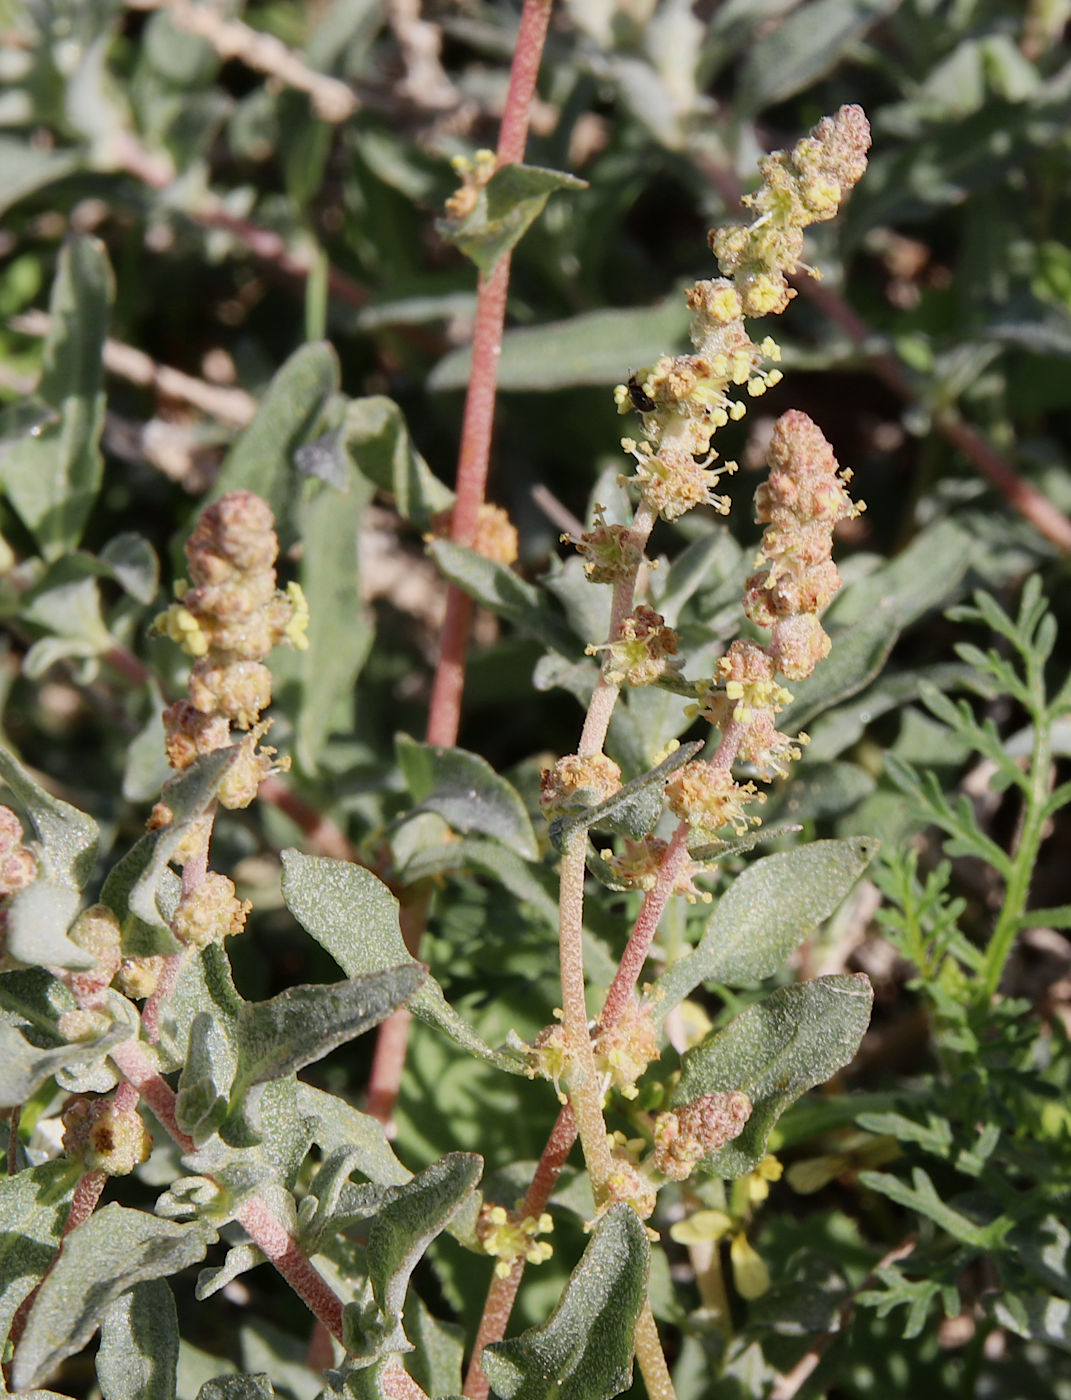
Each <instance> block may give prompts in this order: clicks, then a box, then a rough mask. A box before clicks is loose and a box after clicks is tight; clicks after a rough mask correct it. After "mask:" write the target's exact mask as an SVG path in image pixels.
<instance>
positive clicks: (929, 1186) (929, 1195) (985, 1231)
mask: <svg viewBox="0 0 1071 1400" xmlns="http://www.w3.org/2000/svg"><path fill="white" fill-rule="evenodd" d="M859 1180H860V1181H861V1182H862V1184H863V1185H864V1186H867V1187H869V1188H870V1189H871V1190H872V1191H880V1192H881V1194H882V1195H883V1196H888V1197H889V1199H890V1200H892V1201H895V1202H896V1203H897V1204H898V1205H902V1206H907V1207H908V1208H909V1209H911V1210H915V1211H917V1212H918V1213H919V1215H923V1216H926V1217H927V1219H929V1220H933V1221H935V1222H936V1223H937V1224H938V1225H940V1226H941V1228H942V1229H943V1230H947V1231H948V1233H949V1234H950V1235H951V1236H952V1238H953V1239H956V1240H959V1242H960V1244H965V1245H970V1246H972V1247H973V1248H974V1249H983V1250H991V1249H994V1248H995V1247H996V1246H997V1245H999V1244H1000V1243H1001V1241H1002V1240H1003V1239H1004V1236H1005V1235H1006V1234H1007V1233H1008V1231H1009V1230H1010V1229H1011V1227H1012V1223H1013V1222H1012V1220H1011V1218H1010V1217H1009V1216H1007V1215H1001V1216H998V1217H997V1219H996V1220H992V1221H990V1222H989V1223H988V1224H985V1225H980V1224H979V1223H978V1222H977V1221H976V1220H972V1219H971V1218H970V1216H967V1215H964V1214H963V1213H962V1211H958V1210H954V1209H953V1208H952V1207H951V1206H949V1205H947V1204H946V1203H945V1202H944V1201H943V1200H942V1199H941V1197H940V1195H939V1194H938V1191H937V1188H936V1187H935V1186H934V1184H933V1182H932V1180H931V1179H930V1177H929V1176H928V1175H927V1173H926V1172H924V1171H923V1170H922V1168H921V1167H915V1168H914V1170H913V1171H912V1173H911V1185H910V1186H909V1185H908V1184H907V1182H906V1181H901V1180H900V1178H899V1177H898V1176H893V1175H891V1173H889V1172H860V1173H859Z"/></svg>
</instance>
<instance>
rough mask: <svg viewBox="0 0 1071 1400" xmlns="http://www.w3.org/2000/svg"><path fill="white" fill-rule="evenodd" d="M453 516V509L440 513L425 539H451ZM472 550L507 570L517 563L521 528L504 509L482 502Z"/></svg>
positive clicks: (477, 514) (477, 515)
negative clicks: (518, 533)
mask: <svg viewBox="0 0 1071 1400" xmlns="http://www.w3.org/2000/svg"><path fill="white" fill-rule="evenodd" d="M453 515H454V512H453V510H452V509H451V510H443V511H440V512H439V514H438V515H436V516H435V517H434V519H433V520H432V522H431V530H430V532H429V533H428V534H427V535H426V536H425V538H426V539H428V540H434V539H441V540H445V539H449V538H450V526H451V523H452V521H453ZM470 548H471V549H472V550H473V552H474V553H475V554H479V555H480V556H481V557H482V558H484V559H490V561H491V563H492V564H501V565H502V566H503V567H504V568H507V569H508V568H509V566H510V565H511V564H514V563H516V560H517V554H518V550H519V546H518V539H517V527H516V526H515V525H514V524H513V521H512V520H510V518H509V516H508V515H507V514H506V512H505V511H504V510H503V509H502V507H501V506H495V505H491V503H490V502H489V501H481V502H480V507H479V510H478V511H477V513H476V532H475V534H474V535H473V537H472V543H471V545H470Z"/></svg>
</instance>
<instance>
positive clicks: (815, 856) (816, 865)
mask: <svg viewBox="0 0 1071 1400" xmlns="http://www.w3.org/2000/svg"><path fill="white" fill-rule="evenodd" d="M876 850H877V842H876V841H874V840H872V839H871V838H869V837H865V836H856V837H853V838H852V839H851V840H850V841H814V842H812V843H811V844H810V845H808V846H798V847H796V849H795V850H792V851H779V852H777V853H776V854H775V855H772V856H764V857H763V858H762V859H761V860H757V861H755V862H754V863H753V864H751V865H748V866H746V867H745V869H744V870H743V871H742V872H741V873H740V874H739V875H738V876H737V877H736V879H735V880H734V881H733V883H732V884H731V885H730V886H729V888H728V889H727V890H726V892H725V894H723V895H722V896H721V898H720V899H719V900H718V903H717V905H716V906H715V909H714V913H713V914H712V915H711V916H710V919H709V920H708V922H707V926H706V929H705V930H704V932H703V937H702V938H701V939H700V941H699V943H698V945H697V946H696V948H695V950H694V951H693V952H692V953H690V954H689V955H688V956H687V957H684V958H681V960H680V961H679V962H676V963H674V964H673V966H672V967H671V968H670V969H669V970H668V971H667V972H666V973H665V974H664V975H663V976H662V977H661V978H659V980H658V983H657V986H658V989H659V991H660V992H661V993H662V995H661V996H660V998H659V999H658V1001H657V1002H656V1003H655V1011H656V1014H657V1016H658V1018H659V1019H660V1020H662V1019H664V1018H665V1017H666V1015H667V1014H668V1013H669V1012H670V1011H671V1010H672V1009H673V1007H675V1006H676V1005H677V1004H678V1003H679V1002H680V1001H681V1000H682V999H683V998H684V997H686V996H687V995H688V993H689V992H690V991H691V990H692V989H693V988H694V987H697V986H698V985H699V983H700V982H726V983H728V984H729V985H730V986H739V985H741V984H742V983H745V982H758V981H761V979H762V978H763V977H769V976H771V975H772V974H773V973H775V972H776V971H777V970H778V968H779V967H780V966H781V965H782V963H784V961H785V960H786V958H787V957H788V955H789V954H790V953H791V952H792V951H793V950H794V949H795V948H797V947H798V946H799V945H800V944H801V943H802V942H803V940H804V939H805V938H807V937H809V936H810V934H812V933H813V932H814V931H815V929H816V928H817V927H818V926H819V924H821V923H822V921H823V920H824V919H827V918H828V917H829V916H830V914H832V913H833V911H834V909H836V907H837V906H838V904H840V902H841V900H842V899H843V898H844V897H845V895H846V894H847V893H848V891H849V890H850V889H851V887H852V886H853V885H854V884H855V882H856V880H858V879H859V876H860V875H861V874H862V873H863V871H864V870H865V869H866V867H867V865H868V863H869V862H870V860H871V859H872V858H873V856H874V853H875V852H876Z"/></svg>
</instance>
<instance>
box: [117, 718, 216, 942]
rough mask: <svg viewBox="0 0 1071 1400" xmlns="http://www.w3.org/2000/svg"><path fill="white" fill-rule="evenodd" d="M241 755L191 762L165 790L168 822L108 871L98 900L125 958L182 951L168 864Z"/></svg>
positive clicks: (176, 890)
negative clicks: (111, 915)
mask: <svg viewBox="0 0 1071 1400" xmlns="http://www.w3.org/2000/svg"><path fill="white" fill-rule="evenodd" d="M240 756H241V745H240V744H234V745H232V746H231V747H229V748H225V749H217V750H216V751H215V752H214V753H209V754H205V755H204V757H203V758H199V759H197V760H196V761H195V762H193V763H191V764H190V766H189V768H187V769H185V770H184V771H183V772H182V773H181V774H180V775H179V776H178V777H177V778H175V779H174V780H173V781H172V782H171V783H169V784H168V786H167V789H166V791H165V792H164V796H163V800H164V802H165V803H166V804H167V806H168V807H169V808H170V810H171V813H172V820H171V822H170V824H169V825H168V826H165V827H162V828H161V829H160V830H159V831H151V832H149V834H148V835H147V836H143V837H142V838H141V840H140V841H139V842H138V843H137V845H135V846H134V847H133V848H132V849H131V850H130V851H129V852H128V853H127V855H125V856H124V857H123V859H122V860H121V861H119V863H118V864H117V865H115V866H114V867H113V868H112V870H111V871H110V873H109V875H108V878H107V879H106V880H105V882H104V888H103V889H102V890H101V893H100V897H101V901H102V903H104V904H107V905H108V907H109V908H110V909H113V910H114V911H115V914H116V915H117V917H118V919H119V923H120V925H121V927H122V932H123V955H124V957H133V956H138V957H146V956H148V955H150V954H153V953H174V952H177V951H178V949H179V944H178V942H177V940H176V939H175V937H174V935H173V934H172V932H171V929H170V927H169V922H170V920H171V918H172V917H173V916H174V912H175V907H176V905H177V904H178V900H179V896H180V894H181V887H180V881H179V878H178V876H177V875H176V874H175V872H174V871H173V870H172V869H171V867H170V865H169V862H170V861H171V859H172V858H173V857H174V855H175V852H176V851H177V850H178V848H179V846H180V845H181V844H182V841H183V840H184V838H185V836H186V833H187V831H188V829H189V828H190V826H192V825H193V823H194V822H196V821H198V820H199V819H200V818H201V817H202V816H203V815H204V814H205V812H206V811H207V810H208V808H209V806H210V805H211V803H212V802H213V801H214V800H215V798H216V795H217V794H218V792H219V789H220V786H221V784H222V783H223V781H224V779H225V778H226V776H227V773H228V771H229V770H230V768H231V765H232V764H233V763H235V762H236V761H237V760H238V758H239V757H240Z"/></svg>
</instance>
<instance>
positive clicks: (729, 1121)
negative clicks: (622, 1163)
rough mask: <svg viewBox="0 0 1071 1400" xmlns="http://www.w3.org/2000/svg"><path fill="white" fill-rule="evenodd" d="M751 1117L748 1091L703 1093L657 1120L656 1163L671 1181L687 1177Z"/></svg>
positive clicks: (655, 1136) (661, 1115)
mask: <svg viewBox="0 0 1071 1400" xmlns="http://www.w3.org/2000/svg"><path fill="white" fill-rule="evenodd" d="M750 1117H751V1100H750V1099H749V1098H748V1096H747V1095H746V1094H741V1093H736V1092H730V1093H715V1094H704V1095H703V1096H702V1097H701V1098H698V1099H696V1100H695V1101H694V1103H689V1104H685V1105H684V1106H683V1107H682V1108H678V1109H677V1110H676V1111H675V1112H666V1113H660V1114H659V1115H658V1117H657V1118H656V1119H655V1124H654V1143H655V1150H654V1157H653V1162H654V1166H655V1167H656V1168H657V1169H658V1170H659V1171H660V1172H661V1173H662V1175H663V1176H668V1177H669V1179H670V1180H671V1181H686V1180H687V1178H688V1177H690V1176H691V1174H692V1172H693V1171H694V1170H695V1167H696V1164H697V1163H698V1162H699V1161H701V1160H702V1158H704V1157H709V1156H710V1155H711V1154H712V1153H714V1152H717V1151H718V1150H719V1148H722V1147H724V1146H725V1144H726V1143H727V1142H731V1141H732V1139H733V1138H735V1137H739V1136H740V1134H741V1133H742V1132H743V1131H744V1128H745V1126H746V1124H747V1120H748V1119H749V1118H750Z"/></svg>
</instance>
